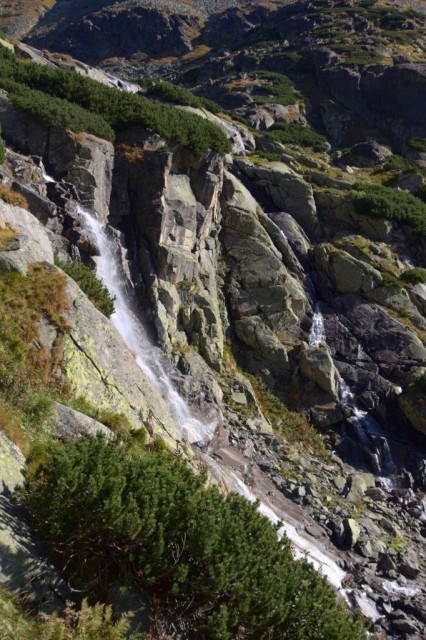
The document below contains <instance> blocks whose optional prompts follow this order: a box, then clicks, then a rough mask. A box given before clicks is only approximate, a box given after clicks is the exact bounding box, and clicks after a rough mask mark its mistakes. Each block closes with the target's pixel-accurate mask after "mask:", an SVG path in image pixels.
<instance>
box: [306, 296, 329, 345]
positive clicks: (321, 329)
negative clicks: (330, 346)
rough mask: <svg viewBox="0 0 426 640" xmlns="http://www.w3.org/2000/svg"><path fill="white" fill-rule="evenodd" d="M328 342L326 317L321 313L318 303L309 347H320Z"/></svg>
mask: <svg viewBox="0 0 426 640" xmlns="http://www.w3.org/2000/svg"><path fill="white" fill-rule="evenodd" d="M326 342H327V335H326V333H325V324H324V316H323V315H322V313H321V309H320V305H319V303H317V304H316V305H315V310H314V317H313V319H312V327H311V332H310V334H309V346H310V347H319V345H320V344H321V343H326Z"/></svg>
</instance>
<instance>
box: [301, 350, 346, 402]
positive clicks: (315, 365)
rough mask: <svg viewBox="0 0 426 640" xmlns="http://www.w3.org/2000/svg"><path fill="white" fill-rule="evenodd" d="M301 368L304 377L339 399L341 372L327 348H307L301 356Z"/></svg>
mask: <svg viewBox="0 0 426 640" xmlns="http://www.w3.org/2000/svg"><path fill="white" fill-rule="evenodd" d="M299 366H300V372H301V373H302V375H303V376H304V377H305V378H307V379H308V380H311V381H312V382H315V384H317V385H318V386H319V387H320V388H321V389H323V391H325V392H326V393H327V394H328V395H329V396H331V397H332V398H334V399H335V400H337V399H338V396H339V382H340V377H339V372H338V371H337V369H336V367H335V365H334V362H333V358H332V357H331V354H330V351H329V349H328V348H327V347H313V348H306V349H303V351H301V353H300V356H299Z"/></svg>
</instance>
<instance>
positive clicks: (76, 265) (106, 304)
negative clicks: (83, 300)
mask: <svg viewBox="0 0 426 640" xmlns="http://www.w3.org/2000/svg"><path fill="white" fill-rule="evenodd" d="M55 264H56V266H57V267H59V268H60V269H62V271H65V273H66V274H67V275H69V276H70V278H72V279H73V280H75V282H76V283H77V284H78V286H79V287H80V289H81V290H82V291H84V293H85V294H86V296H87V297H88V298H90V300H91V301H92V302H93V304H94V305H95V307H96V308H97V309H99V311H101V312H102V313H103V314H104V316H106V317H107V318H109V317H110V316H111V315H112V314H113V313H114V298H112V297H111V296H110V294H109V291H108V289H107V288H106V286H105V285H104V284H102V282H101V281H100V280H99V279H98V278H97V277H96V274H95V273H94V272H93V271H92V269H89V267H86V265H85V264H83V263H82V262H79V261H77V260H73V261H70V262H62V260H59V258H55Z"/></svg>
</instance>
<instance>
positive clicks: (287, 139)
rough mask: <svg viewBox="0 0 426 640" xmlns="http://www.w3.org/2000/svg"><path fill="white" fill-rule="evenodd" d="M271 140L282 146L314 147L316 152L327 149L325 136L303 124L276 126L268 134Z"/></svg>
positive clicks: (279, 124)
mask: <svg viewBox="0 0 426 640" xmlns="http://www.w3.org/2000/svg"><path fill="white" fill-rule="evenodd" d="M265 135H267V136H268V137H269V138H272V139H273V140H276V141H277V142H281V143H282V144H295V145H299V146H301V147H312V148H313V149H315V151H325V150H326V149H327V145H326V142H327V141H326V139H325V138H324V136H322V135H320V134H319V133H316V131H313V130H312V129H310V128H309V127H304V126H303V125H301V124H284V123H277V124H274V125H273V126H272V127H271V128H270V129H268V131H267V132H266V134H265Z"/></svg>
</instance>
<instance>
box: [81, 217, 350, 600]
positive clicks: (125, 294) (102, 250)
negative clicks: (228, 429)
mask: <svg viewBox="0 0 426 640" xmlns="http://www.w3.org/2000/svg"><path fill="white" fill-rule="evenodd" d="M78 212H79V214H80V216H81V218H82V220H83V224H84V226H85V228H86V230H87V232H88V233H89V234H90V235H91V236H92V238H93V241H94V243H95V244H96V247H97V249H98V251H99V256H98V257H96V258H95V260H96V271H97V275H98V277H99V278H100V279H101V280H102V282H103V283H104V284H105V286H106V287H107V289H108V291H109V292H110V294H111V295H112V296H114V298H115V311H114V313H113V314H112V316H111V320H112V322H113V324H114V326H115V327H116V329H117V330H118V332H119V333H120V334H121V336H122V337H123V339H124V341H125V342H126V344H127V346H128V347H129V349H131V350H132V351H133V352H134V353H135V357H136V362H137V363H138V365H139V367H140V368H141V370H142V371H143V372H144V373H145V375H146V376H147V377H148V378H149V379H150V380H151V382H152V383H153V384H154V385H155V386H156V388H157V389H159V391H160V392H161V394H162V395H163V397H165V399H166V400H167V402H168V403H169V405H170V407H171V409H172V412H173V414H174V417H175V419H176V421H177V423H178V426H179V428H180V429H181V431H182V433H183V434H184V436H185V437H186V439H187V440H188V441H189V442H190V443H195V442H204V443H206V442H208V441H209V440H210V439H211V438H212V437H213V428H212V426H211V425H205V424H203V423H202V422H200V421H199V420H197V419H196V418H194V416H193V415H192V414H191V411H190V408H189V407H188V405H187V404H186V402H185V401H184V400H183V398H182V397H181V396H180V395H179V394H178V392H177V391H176V389H174V387H173V385H172V383H171V381H170V378H169V377H168V375H167V373H166V371H165V369H164V367H163V365H162V363H161V358H160V357H159V356H158V350H156V349H155V348H154V347H153V345H152V344H151V343H150V341H149V339H148V337H147V335H146V331H145V329H144V327H143V325H142V324H141V323H140V322H139V320H138V318H137V315H136V313H135V309H136V305H135V303H134V302H133V301H132V296H131V292H129V291H128V290H127V285H126V283H127V280H126V276H125V274H124V272H123V268H122V266H121V260H120V258H119V247H118V245H117V244H116V243H115V242H114V239H113V238H111V237H110V234H109V233H108V227H106V225H104V224H103V223H102V222H100V221H99V220H96V219H95V218H94V217H93V215H91V214H90V213H89V212H88V211H86V210H85V209H84V208H83V207H82V206H81V205H79V206H78ZM205 456H207V454H205ZM207 458H208V461H209V464H210V466H212V467H216V468H218V469H219V470H220V474H221V475H222V477H226V478H227V479H228V481H229V482H230V484H231V485H232V486H233V487H234V489H235V490H236V491H237V492H238V493H239V494H240V495H243V496H244V497H245V498H247V500H249V501H250V502H254V501H255V500H257V497H256V496H255V495H254V494H253V493H252V491H251V490H250V489H249V488H248V486H247V485H246V484H245V483H244V482H243V481H242V480H240V479H239V478H238V476H237V475H235V473H234V472H233V471H231V470H229V469H227V468H226V467H224V466H220V465H218V463H217V462H215V461H214V460H213V459H212V458H210V457H209V456H207ZM262 500H263V501H261V502H260V504H259V511H260V513H262V514H263V515H264V516H266V517H267V518H268V519H269V520H270V521H271V522H272V523H273V524H274V525H279V529H278V535H279V536H282V535H283V534H284V533H285V534H286V535H287V536H288V537H289V539H290V540H291V542H292V544H293V546H294V551H295V556H296V557H297V558H302V557H307V559H308V560H309V561H310V562H311V563H312V564H313V565H314V566H315V567H316V568H317V569H318V570H320V571H322V573H323V574H324V576H325V577H326V578H327V580H328V581H329V582H330V584H331V585H333V586H334V587H336V588H337V589H339V588H340V587H341V584H342V580H343V578H344V576H345V572H344V571H343V570H342V569H340V568H339V566H338V565H337V564H336V562H335V561H334V560H333V559H332V557H331V556H329V555H327V554H326V553H325V552H324V551H322V550H321V549H320V548H319V547H318V546H317V545H316V544H315V543H314V541H310V540H309V539H308V538H307V537H304V536H303V535H302V534H300V533H299V532H298V531H297V528H296V526H295V525H294V524H290V523H287V522H283V520H282V519H284V518H285V517H286V514H285V513H281V512H279V515H277V514H276V513H275V511H274V510H273V509H272V508H271V507H270V506H269V504H268V503H267V497H266V496H264V497H263V496H262Z"/></svg>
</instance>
